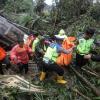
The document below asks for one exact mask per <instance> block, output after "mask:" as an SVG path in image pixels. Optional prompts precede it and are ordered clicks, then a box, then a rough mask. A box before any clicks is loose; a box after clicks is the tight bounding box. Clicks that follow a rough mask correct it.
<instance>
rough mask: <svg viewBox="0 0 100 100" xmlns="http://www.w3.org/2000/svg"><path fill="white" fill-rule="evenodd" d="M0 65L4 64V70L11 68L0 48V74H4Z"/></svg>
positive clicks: (3, 51)
mask: <svg viewBox="0 0 100 100" xmlns="http://www.w3.org/2000/svg"><path fill="white" fill-rule="evenodd" d="M2 64H6V69H7V70H8V68H9V67H10V66H11V64H10V60H9V58H8V56H7V53H6V51H5V50H4V49H3V48H2V47H1V46H0V74H2V75H3V74H4V72H3V67H2Z"/></svg>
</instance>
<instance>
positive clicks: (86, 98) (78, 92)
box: [72, 89, 91, 100]
mask: <svg viewBox="0 0 100 100" xmlns="http://www.w3.org/2000/svg"><path fill="white" fill-rule="evenodd" d="M72 91H74V92H76V93H77V94H79V95H80V96H82V97H83V98H84V99H85V100H91V99H90V98H89V97H87V96H85V95H84V94H83V93H81V92H80V91H78V90H77V89H72Z"/></svg>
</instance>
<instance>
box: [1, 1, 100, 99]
mask: <svg viewBox="0 0 100 100" xmlns="http://www.w3.org/2000/svg"><path fill="white" fill-rule="evenodd" d="M44 1H45V0H34V1H33V0H0V14H2V15H3V16H5V17H7V18H9V19H10V20H12V21H13V22H16V23H18V24H20V25H22V26H24V27H27V28H28V29H29V31H33V32H36V33H38V32H39V33H44V34H55V33H57V32H58V31H59V30H60V29H61V28H63V29H65V31H66V33H67V34H68V35H75V36H77V33H78V32H80V31H81V32H82V31H84V29H85V28H86V27H94V28H96V30H97V34H98V32H100V2H99V0H97V2H96V3H93V0H53V4H52V5H51V6H50V5H47V4H45V2H44ZM96 38H97V39H99V38H100V36H98V35H97V36H96ZM96 49H97V50H98V53H99V52H100V48H99V47H97V48H96ZM75 73H76V74H75ZM80 73H81V77H80V75H79V73H78V74H77V72H75V71H74V70H73V68H71V69H69V70H67V72H66V73H65V77H66V79H68V81H69V82H68V84H67V85H66V86H60V85H58V84H55V83H54V82H52V81H51V80H46V82H44V83H38V85H40V86H43V87H44V88H45V89H46V90H47V91H48V94H28V95H27V97H25V98H28V99H25V98H23V100H100V95H98V93H97V91H99V92H100V64H99V63H94V62H93V63H92V61H91V62H90V65H88V66H85V67H84V68H83V69H82V71H80ZM83 78H86V79H87V81H89V82H90V84H92V85H90V84H88V83H87V81H86V80H85V82H84V79H83ZM81 80H82V81H81ZM33 83H34V82H33ZM93 86H94V88H92V87H93ZM98 89H99V90H98ZM9 91H10V92H11V93H10V95H9V96H10V97H9V98H10V99H9V100H22V99H20V97H22V96H23V95H24V96H25V95H26V94H25V93H22V94H18V93H17V90H16V89H13V91H12V90H9V89H6V90H0V95H1V94H2V95H3V94H4V96H5V95H6V93H7V92H9ZM1 98H2V96H1V97H0V100H1ZM18 98H19V99H18ZM4 100H6V99H4Z"/></svg>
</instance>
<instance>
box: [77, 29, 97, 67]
mask: <svg viewBox="0 0 100 100" xmlns="http://www.w3.org/2000/svg"><path fill="white" fill-rule="evenodd" d="M94 33H95V30H94V29H92V28H88V29H87V30H86V32H85V33H84V37H83V38H81V39H79V40H78V42H77V43H78V45H77V50H76V52H77V53H76V67H78V68H81V67H82V66H84V65H86V64H87V63H88V60H87V59H85V58H84V56H85V55H87V54H89V53H90V51H91V49H92V46H93V42H94V39H93V38H92V37H93V35H94Z"/></svg>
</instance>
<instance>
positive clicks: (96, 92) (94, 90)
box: [70, 66, 100, 96]
mask: <svg viewBox="0 0 100 100" xmlns="http://www.w3.org/2000/svg"><path fill="white" fill-rule="evenodd" d="M70 68H71V69H72V70H73V71H74V72H75V74H76V75H77V76H78V77H79V78H80V79H81V80H82V81H83V82H84V83H85V84H87V85H88V86H89V87H90V88H91V89H92V91H93V93H94V94H95V95H96V96H100V90H99V89H97V88H96V87H95V86H94V85H93V84H91V83H90V82H89V81H88V80H87V79H86V78H84V77H83V76H82V75H81V74H80V73H79V72H78V71H76V70H75V69H74V68H73V67H72V66H70Z"/></svg>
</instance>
